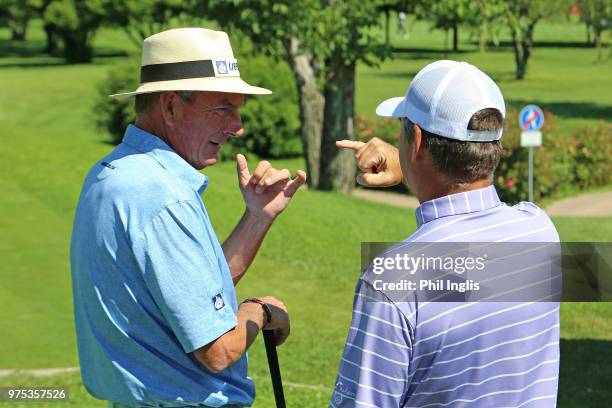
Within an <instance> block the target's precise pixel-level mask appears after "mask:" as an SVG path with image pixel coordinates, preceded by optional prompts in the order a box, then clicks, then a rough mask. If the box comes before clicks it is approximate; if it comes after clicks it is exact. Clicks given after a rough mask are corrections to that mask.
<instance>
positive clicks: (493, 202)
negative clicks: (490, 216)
mask: <svg viewBox="0 0 612 408" xmlns="http://www.w3.org/2000/svg"><path fill="white" fill-rule="evenodd" d="M500 204H501V200H500V199H499V196H498V195H497V191H495V187H494V186H493V185H490V186H488V187H485V188H479V189H476V190H470V191H464V192H462V193H457V194H451V195H447V196H444V197H439V198H434V199H433V200H429V201H425V202H424V203H422V204H421V205H420V206H419V207H418V208H417V209H416V211H415V216H416V220H417V224H418V226H419V227H420V226H421V225H423V224H425V223H428V222H430V221H433V220H435V219H438V218H442V217H448V216H451V215H459V214H469V213H473V212H478V211H484V210H488V209H490V208H493V207H497V206H498V205H500Z"/></svg>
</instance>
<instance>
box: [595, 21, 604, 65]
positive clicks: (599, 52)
mask: <svg viewBox="0 0 612 408" xmlns="http://www.w3.org/2000/svg"><path fill="white" fill-rule="evenodd" d="M601 31H602V30H601V29H599V28H595V48H596V49H597V60H598V61H601V59H602V58H603V52H602V51H603V50H602V48H601Z"/></svg>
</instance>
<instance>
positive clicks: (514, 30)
mask: <svg viewBox="0 0 612 408" xmlns="http://www.w3.org/2000/svg"><path fill="white" fill-rule="evenodd" d="M573 3H574V0H508V1H507V9H506V13H505V14H506V23H507V24H508V27H509V28H510V34H511V36H512V43H513V46H514V60H515V62H516V79H523V78H524V77H525V73H526V72H527V62H528V61H529V57H530V56H531V53H532V51H533V33H534V29H535V26H536V24H537V23H538V21H540V20H541V19H542V18H544V17H548V16H552V15H555V14H561V13H565V12H567V11H568V10H569V8H570V7H571V6H572V4H573Z"/></svg>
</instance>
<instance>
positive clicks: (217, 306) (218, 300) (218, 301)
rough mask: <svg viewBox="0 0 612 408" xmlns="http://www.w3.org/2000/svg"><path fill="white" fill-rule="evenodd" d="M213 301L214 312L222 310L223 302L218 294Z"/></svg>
mask: <svg viewBox="0 0 612 408" xmlns="http://www.w3.org/2000/svg"><path fill="white" fill-rule="evenodd" d="M213 301H214V302H215V310H219V309H222V308H223V306H225V302H223V298H222V297H221V294H220V293H219V294H217V295H215V297H214V298H213Z"/></svg>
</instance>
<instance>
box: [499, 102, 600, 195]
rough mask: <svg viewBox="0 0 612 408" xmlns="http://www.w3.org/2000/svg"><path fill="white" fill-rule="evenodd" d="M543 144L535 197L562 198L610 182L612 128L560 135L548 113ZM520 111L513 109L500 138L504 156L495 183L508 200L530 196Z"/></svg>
mask: <svg viewBox="0 0 612 408" xmlns="http://www.w3.org/2000/svg"><path fill="white" fill-rule="evenodd" d="M545 115H546V122H545V125H544V128H543V130H542V133H543V143H542V144H543V146H542V147H539V148H536V152H535V158H534V198H535V200H536V201H539V200H541V199H543V198H551V197H559V196H564V195H568V194H570V193H576V192H578V191H580V190H584V189H588V188H593V187H598V186H604V185H607V184H610V183H612V163H611V162H610V159H609V158H610V157H612V143H611V142H612V126H611V125H608V124H605V123H603V122H602V123H598V124H597V125H594V126H593V125H591V126H585V127H582V128H578V129H576V130H575V131H574V133H573V134H572V135H571V136H568V135H560V134H559V127H558V126H557V121H556V118H555V116H554V115H553V114H552V113H551V112H546V114H545ZM517 116H518V115H517V112H516V111H514V110H510V111H509V112H508V113H507V116H506V128H505V130H504V137H503V139H502V142H503V146H504V153H503V155H502V159H501V162H500V165H499V167H498V168H497V171H496V172H495V184H496V187H497V189H498V191H499V193H500V196H501V197H502V199H503V200H504V201H507V202H517V201H522V200H525V199H526V198H527V192H528V185H527V179H528V174H529V168H528V157H527V156H528V149H527V148H524V147H521V146H520V133H521V131H520V130H519V127H518V125H517V120H518V119H517Z"/></svg>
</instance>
